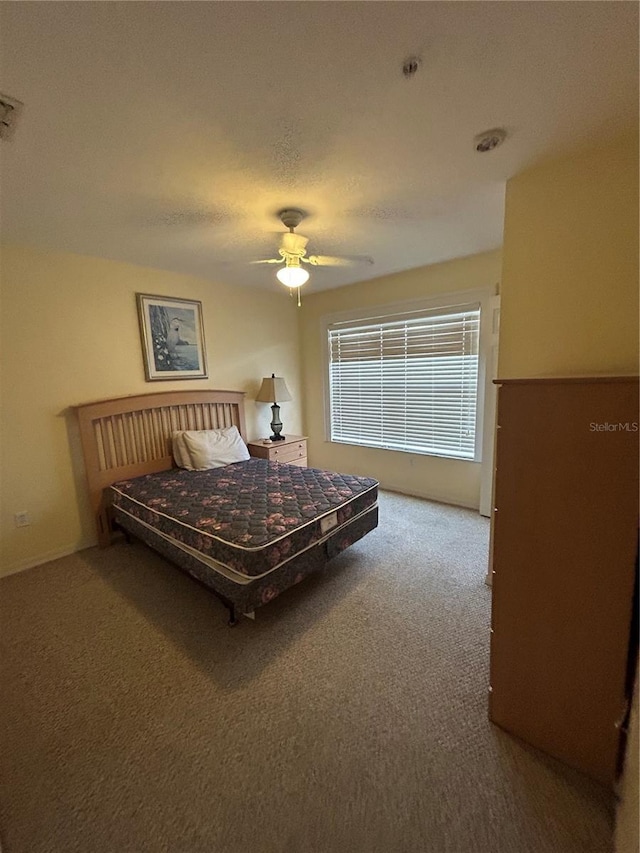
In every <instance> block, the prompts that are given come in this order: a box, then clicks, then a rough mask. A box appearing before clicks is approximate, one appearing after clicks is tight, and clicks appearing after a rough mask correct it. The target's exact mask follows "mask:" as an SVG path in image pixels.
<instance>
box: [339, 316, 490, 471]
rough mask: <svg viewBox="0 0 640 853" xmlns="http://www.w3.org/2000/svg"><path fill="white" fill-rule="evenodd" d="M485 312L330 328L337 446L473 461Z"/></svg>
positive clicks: (391, 319) (410, 318)
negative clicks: (429, 454)
mask: <svg viewBox="0 0 640 853" xmlns="http://www.w3.org/2000/svg"><path fill="white" fill-rule="evenodd" d="M479 326H480V308H479V307H473V308H470V309H468V310H467V309H465V310H460V309H459V308H451V309H442V310H439V311H438V312H437V313H431V312H430V313H428V314H424V315H422V316H415V315H408V316H404V317H398V316H396V317H395V318H394V317H389V318H385V319H384V321H381V322H377V321H376V322H366V321H360V322H358V323H350V324H335V325H332V326H330V327H329V395H330V400H329V402H330V428H331V439H332V441H342V442H346V443H349V444H360V445H365V446H367V447H384V448H388V449H392V450H405V451H409V452H418V453H433V454H436V455H439V456H451V457H455V458H460V459H473V458H474V456H475V432H476V405H477V386H478V339H479Z"/></svg>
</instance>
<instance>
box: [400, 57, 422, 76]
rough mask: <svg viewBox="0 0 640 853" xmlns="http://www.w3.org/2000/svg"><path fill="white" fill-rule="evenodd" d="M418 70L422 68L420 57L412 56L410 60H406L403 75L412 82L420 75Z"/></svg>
mask: <svg viewBox="0 0 640 853" xmlns="http://www.w3.org/2000/svg"><path fill="white" fill-rule="evenodd" d="M418 68H420V57H418V56H410V57H409V58H408V59H405V61H404V63H403V64H402V73H403V74H404V76H405V77H406V79H407V80H410V79H411V78H412V77H415V75H416V74H417V73H418Z"/></svg>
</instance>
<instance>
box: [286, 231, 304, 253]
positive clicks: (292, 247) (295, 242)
mask: <svg viewBox="0 0 640 853" xmlns="http://www.w3.org/2000/svg"><path fill="white" fill-rule="evenodd" d="M308 242H309V238H308V237H305V236H304V235H303V234H295V233H294V232H293V231H286V232H285V233H284V234H283V235H282V243H281V246H282V248H283V249H284V250H285V251H287V252H291V253H292V254H294V255H296V254H298V253H299V252H303V251H304V249H305V247H306V245H307V243H308Z"/></svg>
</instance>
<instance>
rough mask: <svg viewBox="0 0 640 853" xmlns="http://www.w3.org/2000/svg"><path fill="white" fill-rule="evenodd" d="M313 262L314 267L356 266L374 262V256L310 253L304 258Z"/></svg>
mask: <svg viewBox="0 0 640 853" xmlns="http://www.w3.org/2000/svg"><path fill="white" fill-rule="evenodd" d="M302 260H303V261H307V262H308V263H310V264H313V266H314V267H355V266H357V265H358V264H372V263H373V258H370V257H369V256H368V255H345V256H343V257H337V256H334V255H309V257H308V258H302Z"/></svg>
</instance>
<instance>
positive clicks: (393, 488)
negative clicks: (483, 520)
mask: <svg viewBox="0 0 640 853" xmlns="http://www.w3.org/2000/svg"><path fill="white" fill-rule="evenodd" d="M378 482H379V484H380V489H381V491H383V492H394V494H397V495H408V496H409V497H411V498H422V500H425V501H433V502H434V503H437V504H447V506H459V507H461V508H462V509H475V511H476V512H479V511H480V507H479V505H478V504H477V503H466V502H464V501H458V500H452V499H451V498H450V497H443V496H442V495H434V494H433V492H430V493H428V494H427V493H426V492H421V491H418V490H416V489H407V488H405V487H404V486H398V485H395V484H392V483H383V482H382V480H379V481H378ZM483 517H484V516H483Z"/></svg>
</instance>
